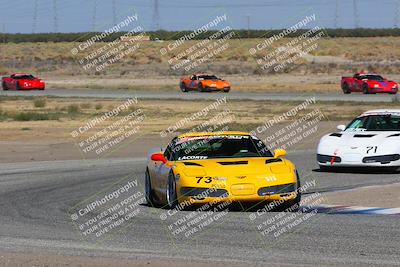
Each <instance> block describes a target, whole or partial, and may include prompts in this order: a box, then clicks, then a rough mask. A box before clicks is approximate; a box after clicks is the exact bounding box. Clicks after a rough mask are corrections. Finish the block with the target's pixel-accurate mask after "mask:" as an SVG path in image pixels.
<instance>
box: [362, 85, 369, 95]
mask: <svg viewBox="0 0 400 267" xmlns="http://www.w3.org/2000/svg"><path fill="white" fill-rule="evenodd" d="M362 91H363V94H365V95H366V94H369V89H368V84H366V83H364V84H363V85H362Z"/></svg>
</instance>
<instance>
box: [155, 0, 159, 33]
mask: <svg viewBox="0 0 400 267" xmlns="http://www.w3.org/2000/svg"><path fill="white" fill-rule="evenodd" d="M153 23H154V30H155V31H157V30H159V29H160V12H159V10H158V0H154V13H153Z"/></svg>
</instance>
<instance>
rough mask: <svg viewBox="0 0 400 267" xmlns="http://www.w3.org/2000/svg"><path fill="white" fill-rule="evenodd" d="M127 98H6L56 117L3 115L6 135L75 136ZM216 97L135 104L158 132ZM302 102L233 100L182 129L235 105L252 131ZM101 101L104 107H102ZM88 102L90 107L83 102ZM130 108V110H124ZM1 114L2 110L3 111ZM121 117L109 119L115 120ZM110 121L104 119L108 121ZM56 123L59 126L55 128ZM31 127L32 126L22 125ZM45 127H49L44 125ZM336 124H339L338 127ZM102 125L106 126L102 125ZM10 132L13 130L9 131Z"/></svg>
mask: <svg viewBox="0 0 400 267" xmlns="http://www.w3.org/2000/svg"><path fill="white" fill-rule="evenodd" d="M122 102H123V101H122V100H121V101H117V100H105V99H96V100H91V101H90V105H88V103H89V102H88V101H87V100H84V99H77V98H70V99H67V98H48V99H47V104H46V107H43V108H34V107H33V105H32V99H31V98H26V99H20V98H10V99H9V100H8V99H7V98H6V97H3V98H2V101H1V102H0V110H1V112H3V113H13V114H15V113H32V112H35V113H39V114H47V116H50V119H52V120H43V121H42V120H41V121H37V120H35V119H34V118H32V120H29V121H22V122H20V121H16V119H15V118H13V117H8V118H3V121H0V129H2V130H1V131H2V133H3V134H2V136H3V140H27V141H28V140H35V138H37V137H38V136H40V138H42V139H46V140H47V139H54V140H62V139H66V140H67V139H69V138H71V136H70V132H71V131H72V130H74V129H76V128H78V127H80V126H82V125H84V124H85V122H86V121H88V120H89V119H91V118H93V117H94V116H96V115H101V114H103V113H104V112H106V111H109V110H111V109H112V108H114V107H117V106H118V105H120V104H121V103H122ZM211 103H212V102H211V101H179V100H168V101H166V100H140V101H139V103H138V104H137V105H135V106H134V108H133V109H136V108H140V109H142V111H143V113H144V114H145V116H146V119H145V120H144V122H143V124H142V130H141V131H142V132H143V134H158V133H160V131H163V130H165V129H166V128H167V127H169V126H171V125H175V124H176V122H177V121H179V120H181V119H183V118H185V117H187V116H190V115H191V114H193V113H196V112H198V111H199V110H201V109H203V108H205V107H206V106H208V105H209V104H211ZM298 104H300V102H274V101H229V102H228V103H227V104H226V105H223V106H221V108H220V109H218V110H214V111H212V112H210V113H209V114H208V115H207V116H205V117H201V118H199V119H196V120H194V121H192V122H190V123H188V124H185V125H183V126H182V128H181V131H187V130H190V129H192V128H193V127H195V126H196V125H199V124H200V123H202V122H204V121H207V120H209V119H211V118H213V117H215V116H216V115H217V114H218V113H219V112H221V111H223V110H229V111H230V112H231V114H234V116H235V117H234V121H232V122H231V123H229V124H228V125H230V126H231V127H230V129H236V130H244V131H249V130H252V129H254V128H255V127H257V126H259V125H263V124H264V123H266V122H267V121H268V120H270V119H272V118H273V117H274V116H276V115H281V114H283V113H285V112H287V111H289V110H290V109H292V108H293V107H294V106H296V105H298ZM385 105H387V106H396V105H397V103H387V104H385ZM99 106H101V110H98V109H97V107H99ZM82 107H84V108H82ZM379 107H381V106H380V104H379V103H364V104H360V105H358V106H356V105H352V104H351V103H346V102H324V103H317V104H314V105H312V106H310V107H309V109H308V110H306V111H301V112H300V113H299V115H298V116H301V115H302V114H305V113H308V112H310V111H312V110H314V109H319V110H321V112H322V113H323V114H324V115H325V118H324V120H325V121H349V120H350V119H352V118H354V116H356V115H358V114H360V113H361V112H363V111H365V110H367V109H374V108H379ZM49 114H58V118H51V115H49ZM124 114H125V113H124ZM0 118H1V116H0ZM118 119H121V116H120V117H117V118H114V119H111V120H110V121H107V122H106V123H105V125H110V124H112V123H113V122H115V121H116V120H118ZM102 127H104V125H103V126H102ZM53 128H54V129H53ZM21 129H29V130H21ZM43 129H47V130H46V131H43ZM332 129H333V128H332ZM98 130H100V129H98ZM6 133H7V134H6Z"/></svg>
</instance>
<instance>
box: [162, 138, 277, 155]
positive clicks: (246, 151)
mask: <svg viewBox="0 0 400 267" xmlns="http://www.w3.org/2000/svg"><path fill="white" fill-rule="evenodd" d="M169 152H170V153H168V154H170V158H171V160H188V159H211V158H242V157H273V155H272V153H271V152H270V151H269V150H268V149H267V147H266V146H265V144H264V143H263V142H262V141H261V140H259V139H256V138H254V137H251V136H248V135H221V136H196V137H184V138H177V139H175V140H173V142H172V145H171V147H170V151H169Z"/></svg>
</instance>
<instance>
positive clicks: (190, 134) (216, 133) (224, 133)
mask: <svg viewBox="0 0 400 267" xmlns="http://www.w3.org/2000/svg"><path fill="white" fill-rule="evenodd" d="M216 135H250V134H249V133H246V132H240V131H226V132H198V133H185V134H181V135H178V138H183V137H196V136H216Z"/></svg>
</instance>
